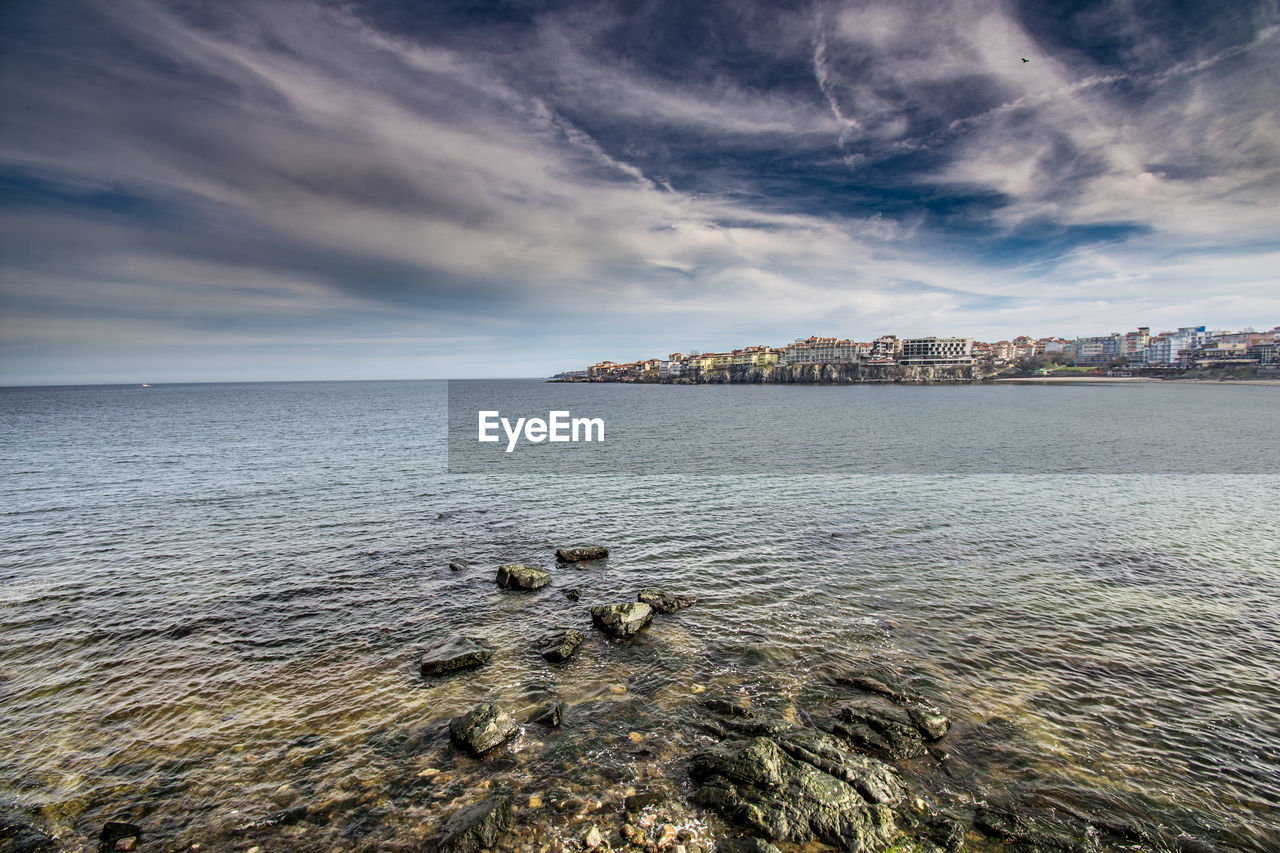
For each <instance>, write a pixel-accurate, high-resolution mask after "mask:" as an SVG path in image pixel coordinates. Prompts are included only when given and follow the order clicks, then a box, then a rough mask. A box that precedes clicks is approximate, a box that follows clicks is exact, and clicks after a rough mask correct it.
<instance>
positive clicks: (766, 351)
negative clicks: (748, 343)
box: [730, 346, 783, 367]
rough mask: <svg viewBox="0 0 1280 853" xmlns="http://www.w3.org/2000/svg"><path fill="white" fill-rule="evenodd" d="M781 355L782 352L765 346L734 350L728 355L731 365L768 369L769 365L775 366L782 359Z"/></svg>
mask: <svg viewBox="0 0 1280 853" xmlns="http://www.w3.org/2000/svg"><path fill="white" fill-rule="evenodd" d="M782 353H783V350H778V349H774V348H773V347H766V346H754V347H746V348H744V349H736V350H734V351H733V352H732V353H730V355H732V356H733V361H732V362H731V364H733V365H735V366H736V365H744V366H747V367H768V366H769V365H773V364H777V363H778V362H779V361H780V360H781V359H782Z"/></svg>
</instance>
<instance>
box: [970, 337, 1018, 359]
mask: <svg viewBox="0 0 1280 853" xmlns="http://www.w3.org/2000/svg"><path fill="white" fill-rule="evenodd" d="M975 346H976V344H975ZM991 360H992V361H994V362H996V363H1000V362H1010V361H1013V344H1012V343H1011V342H1009V341H996V342H995V343H994V344H991Z"/></svg>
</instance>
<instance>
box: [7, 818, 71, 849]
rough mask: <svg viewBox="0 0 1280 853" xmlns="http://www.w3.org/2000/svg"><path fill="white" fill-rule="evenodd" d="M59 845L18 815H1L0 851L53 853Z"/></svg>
mask: <svg viewBox="0 0 1280 853" xmlns="http://www.w3.org/2000/svg"><path fill="white" fill-rule="evenodd" d="M58 849H59V845H58V843H57V842H55V841H54V840H53V838H52V837H50V836H49V835H47V834H45V833H43V832H41V831H40V830H38V829H36V828H35V827H34V826H32V825H31V824H29V823H27V822H26V821H25V820H23V819H21V818H20V817H18V816H17V815H13V814H8V813H0V850H5V851H13V853H52V851H54V850H58Z"/></svg>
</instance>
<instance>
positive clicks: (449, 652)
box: [418, 637, 493, 676]
mask: <svg viewBox="0 0 1280 853" xmlns="http://www.w3.org/2000/svg"><path fill="white" fill-rule="evenodd" d="M491 657H493V650H492V649H491V648H489V646H488V645H487V644H486V643H485V642H484V641H483V640H481V639H479V638H477V637H450V638H449V639H447V640H445V641H443V642H440V643H436V644H435V645H434V646H431V647H429V648H428V649H427V650H426V651H424V652H423V653H422V657H421V658H419V660H418V668H419V669H420V670H421V671H422V674H423V675H424V676H435V675H448V674H449V673H451V672H458V671H460V670H464V669H473V668H475V667H477V666H482V665H484V664H485V663H487V662H488V661H489V658H491Z"/></svg>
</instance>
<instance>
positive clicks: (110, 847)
mask: <svg viewBox="0 0 1280 853" xmlns="http://www.w3.org/2000/svg"><path fill="white" fill-rule="evenodd" d="M141 843H142V827H140V826H137V825H135V824H132V823H125V822H124V821H119V820H111V821H107V823H106V824H105V825H104V826H103V827H102V834H101V835H99V836H98V853H113V851H117V850H137V849H138V845H139V844H141Z"/></svg>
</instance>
